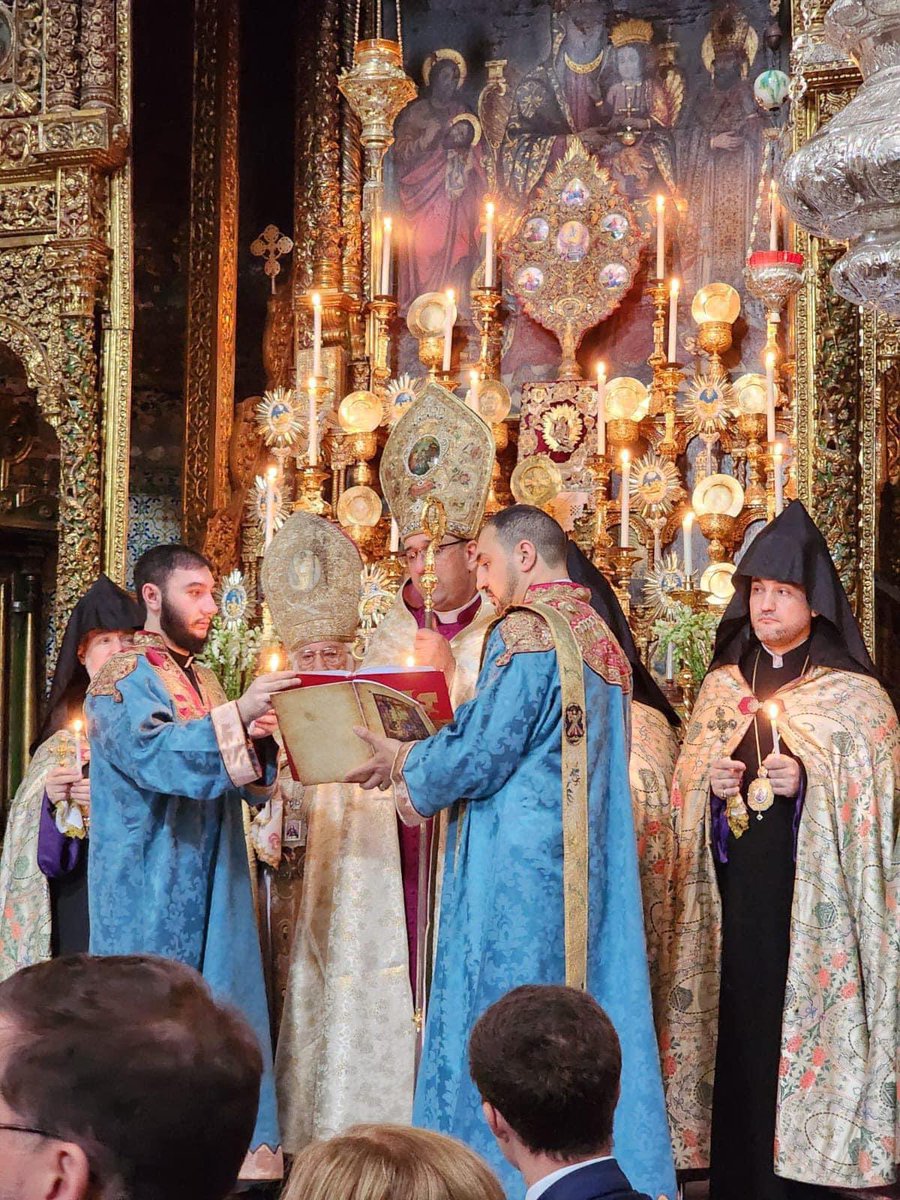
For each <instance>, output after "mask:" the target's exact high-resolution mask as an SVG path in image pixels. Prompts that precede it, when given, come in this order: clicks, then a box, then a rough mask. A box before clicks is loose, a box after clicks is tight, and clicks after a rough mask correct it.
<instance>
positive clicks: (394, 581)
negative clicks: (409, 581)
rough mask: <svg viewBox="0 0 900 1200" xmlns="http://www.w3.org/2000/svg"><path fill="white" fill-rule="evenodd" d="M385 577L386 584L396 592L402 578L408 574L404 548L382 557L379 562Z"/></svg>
mask: <svg viewBox="0 0 900 1200" xmlns="http://www.w3.org/2000/svg"><path fill="white" fill-rule="evenodd" d="M378 565H379V566H380V567H381V570H382V573H383V574H384V577H385V585H386V586H387V587H389V588H390V590H391V591H392V592H396V590H397V588H398V587H399V586H400V582H401V580H402V579H403V578H404V577H405V576H406V575H407V573H408V568H407V566H406V559H405V558H404V557H403V551H402V550H394V551H392V552H390V553H388V554H386V555H385V556H384V558H382V559H380V561H379V564H378Z"/></svg>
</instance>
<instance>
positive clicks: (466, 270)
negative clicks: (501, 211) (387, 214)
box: [393, 49, 487, 313]
mask: <svg viewBox="0 0 900 1200" xmlns="http://www.w3.org/2000/svg"><path fill="white" fill-rule="evenodd" d="M422 77H423V79H424V82H425V85H426V94H425V95H423V96H421V97H420V98H419V99H418V100H414V101H413V102H412V103H411V104H409V105H407V107H406V108H405V109H404V110H403V111H402V112H401V114H400V116H399V117H398V118H397V124H396V127H395V142H394V148H393V160H394V169H395V174H396V180H397V189H398V192H399V197H400V206H401V209H402V211H403V215H404V219H405V222H406V225H407V230H408V233H407V238H406V246H405V247H403V248H402V249H401V253H400V255H399V277H398V298H399V304H400V311H401V313H405V312H406V311H407V309H408V308H409V305H410V304H411V303H412V301H413V300H415V298H416V296H420V295H421V294H422V293H423V292H437V291H443V290H445V289H446V288H450V287H452V288H454V289H455V291H456V295H457V304H458V306H459V308H460V310H461V311H463V312H465V311H466V310H467V308H468V304H467V301H468V296H469V281H470V279H471V275H472V271H473V269H474V267H475V265H476V263H477V261H478V251H479V223H480V217H481V209H482V204H483V201H484V196H485V193H486V191H487V179H486V176H485V171H484V164H483V161H482V149H481V146H480V144H479V143H480V141H481V124H480V122H479V120H478V118H477V117H476V116H475V115H474V114H473V113H471V112H469V111H468V110H467V107H466V104H465V103H464V102H463V100H462V99H461V98H460V96H459V90H460V88H461V86H462V84H463V83H464V82H465V78H466V64H465V61H464V59H463V57H462V55H461V54H459V53H458V52H457V51H456V50H450V49H443V50H436V51H435V52H434V53H433V54H429V56H428V57H427V58H426V60H425V64H424V67H423V70H422Z"/></svg>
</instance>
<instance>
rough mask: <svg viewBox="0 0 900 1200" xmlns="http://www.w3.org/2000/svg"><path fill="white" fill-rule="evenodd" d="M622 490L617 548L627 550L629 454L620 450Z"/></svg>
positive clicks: (629, 489) (628, 533)
mask: <svg viewBox="0 0 900 1200" xmlns="http://www.w3.org/2000/svg"><path fill="white" fill-rule="evenodd" d="M621 461H622V490H621V492H620V493H619V507H620V510H621V519H620V522H619V548H620V549H622V550H627V549H628V546H629V544H630V537H629V535H630V532H631V530H630V523H631V455H630V454H629V453H628V451H627V450H623V451H622V460H621Z"/></svg>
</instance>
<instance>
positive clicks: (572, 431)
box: [518, 379, 597, 488]
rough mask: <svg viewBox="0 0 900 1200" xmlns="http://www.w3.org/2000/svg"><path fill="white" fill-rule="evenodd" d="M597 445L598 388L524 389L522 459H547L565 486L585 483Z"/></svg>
mask: <svg viewBox="0 0 900 1200" xmlns="http://www.w3.org/2000/svg"><path fill="white" fill-rule="evenodd" d="M596 445H597V389H596V388H595V387H593V386H591V385H590V384H588V383H580V382H578V381H577V380H574V379H572V380H563V381H560V382H558V383H531V384H526V385H525V387H523V389H522V415H521V420H520V424H519V445H518V460H519V462H520V463H521V462H524V460H525V459H532V458H534V457H535V456H536V455H543V456H546V457H547V459H548V460H549V461H550V462H551V463H553V465H554V466H555V467H556V469H557V470H556V474H557V475H558V476H559V477H560V479H561V481H562V484H561V486H565V487H567V488H569V487H577V486H579V484H581V485H582V486H583V485H584V484H585V477H584V471H585V464H586V462H587V460H588V458H589V457H590V455H591V454H592V453H593V451H594V449H595V448H596Z"/></svg>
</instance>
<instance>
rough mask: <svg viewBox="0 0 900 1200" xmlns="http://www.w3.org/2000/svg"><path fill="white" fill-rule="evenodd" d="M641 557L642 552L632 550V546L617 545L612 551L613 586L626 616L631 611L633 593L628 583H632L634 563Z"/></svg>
mask: <svg viewBox="0 0 900 1200" xmlns="http://www.w3.org/2000/svg"><path fill="white" fill-rule="evenodd" d="M640 557H641V556H640V552H639V551H637V550H632V548H631V546H616V547H615V548H614V549H613V550H611V551H610V559H611V560H612V568H613V579H614V584H613V586H614V587H615V590H616V595H617V596H618V597H619V603H620V604H621V605H622V609H623V611H624V613H625V616H626V617H627V616H629V615H630V613H631V594H630V592H629V590H628V585H629V584H630V583H631V573H632V571H633V570H634V564H635V563H636V562H637V560H638V559H639V558H640Z"/></svg>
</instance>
